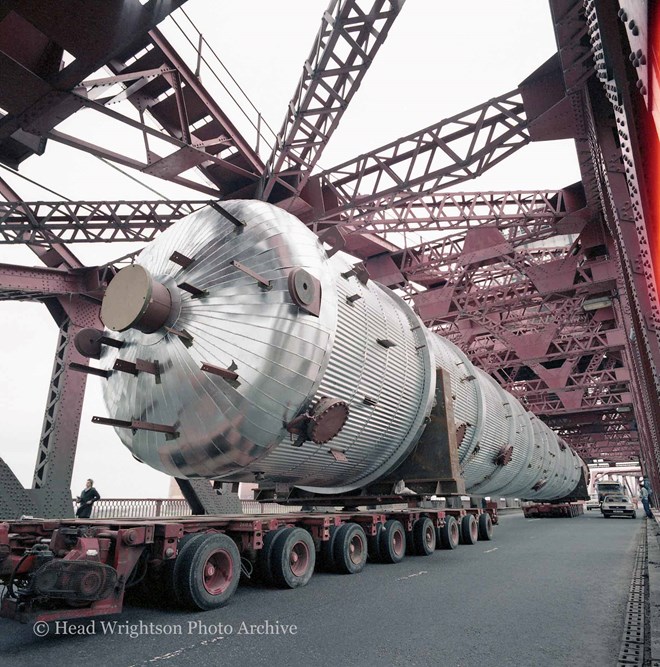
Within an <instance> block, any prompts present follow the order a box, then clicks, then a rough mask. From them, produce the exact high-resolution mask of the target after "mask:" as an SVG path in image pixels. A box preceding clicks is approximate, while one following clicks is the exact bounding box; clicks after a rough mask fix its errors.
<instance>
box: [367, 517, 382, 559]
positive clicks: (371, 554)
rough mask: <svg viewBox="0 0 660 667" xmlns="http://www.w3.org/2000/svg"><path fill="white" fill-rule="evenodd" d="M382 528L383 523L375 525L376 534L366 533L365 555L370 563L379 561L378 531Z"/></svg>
mask: <svg viewBox="0 0 660 667" xmlns="http://www.w3.org/2000/svg"><path fill="white" fill-rule="evenodd" d="M382 530H383V524H382V523H379V524H377V525H376V534H375V535H367V555H368V558H369V560H370V561H371V562H372V563H378V562H380V560H381V558H380V533H381V531H382Z"/></svg>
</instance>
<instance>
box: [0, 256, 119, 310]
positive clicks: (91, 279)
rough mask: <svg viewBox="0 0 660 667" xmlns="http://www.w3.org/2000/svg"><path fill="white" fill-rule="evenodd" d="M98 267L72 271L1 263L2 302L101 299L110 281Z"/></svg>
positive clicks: (0, 296)
mask: <svg viewBox="0 0 660 667" xmlns="http://www.w3.org/2000/svg"><path fill="white" fill-rule="evenodd" d="M101 273H102V270H101V271H99V270H97V269H94V268H90V269H85V270H80V271H74V272H72V271H70V270H68V269H48V268H41V267H27V266H14V265H11V264H0V301H43V300H44V299H47V298H51V297H55V296H59V297H66V298H69V297H73V296H81V295H82V296H86V297H89V298H92V299H96V300H99V301H100V299H101V298H102V296H103V291H104V289H105V286H106V284H107V281H109V279H110V277H111V274H107V277H106V279H105V280H103V279H102V277H101Z"/></svg>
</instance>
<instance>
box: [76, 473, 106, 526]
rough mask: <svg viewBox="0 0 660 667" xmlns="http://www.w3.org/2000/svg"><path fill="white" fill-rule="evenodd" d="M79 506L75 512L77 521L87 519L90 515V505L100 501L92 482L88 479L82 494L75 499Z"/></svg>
mask: <svg viewBox="0 0 660 667" xmlns="http://www.w3.org/2000/svg"><path fill="white" fill-rule="evenodd" d="M76 500H77V501H78V502H79V503H80V506H79V507H78V509H77V510H76V516H77V517H78V518H79V519H89V517H90V516H91V515H92V505H93V504H94V503H95V502H96V501H97V500H101V496H100V495H99V492H98V491H97V490H96V489H95V488H94V480H93V479H88V480H87V483H86V484H85V488H84V489H83V490H82V493H81V494H80V495H79V496H78V497H77V498H76Z"/></svg>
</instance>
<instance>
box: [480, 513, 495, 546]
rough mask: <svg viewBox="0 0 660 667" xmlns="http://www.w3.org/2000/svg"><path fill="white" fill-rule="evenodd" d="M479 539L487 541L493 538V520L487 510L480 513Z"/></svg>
mask: <svg viewBox="0 0 660 667" xmlns="http://www.w3.org/2000/svg"><path fill="white" fill-rule="evenodd" d="M479 539H480V540H485V541H488V540H492V539H493V521H492V519H491V518H490V514H488V513H487V512H484V513H483V514H480V515H479Z"/></svg>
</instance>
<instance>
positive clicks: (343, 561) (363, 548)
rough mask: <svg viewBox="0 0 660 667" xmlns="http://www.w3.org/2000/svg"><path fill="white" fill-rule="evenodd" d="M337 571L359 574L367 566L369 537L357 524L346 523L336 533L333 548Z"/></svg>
mask: <svg viewBox="0 0 660 667" xmlns="http://www.w3.org/2000/svg"><path fill="white" fill-rule="evenodd" d="M333 549H334V550H333V561H334V567H335V571H337V572H340V573H341V574H357V573H358V572H362V570H364V566H365V565H366V564H367V550H368V547H367V536H366V535H365V532H364V530H363V528H362V526H360V525H359V524H357V523H345V524H344V525H343V526H340V527H339V528H338V529H337V531H336V533H335V543H334V548H333Z"/></svg>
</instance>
